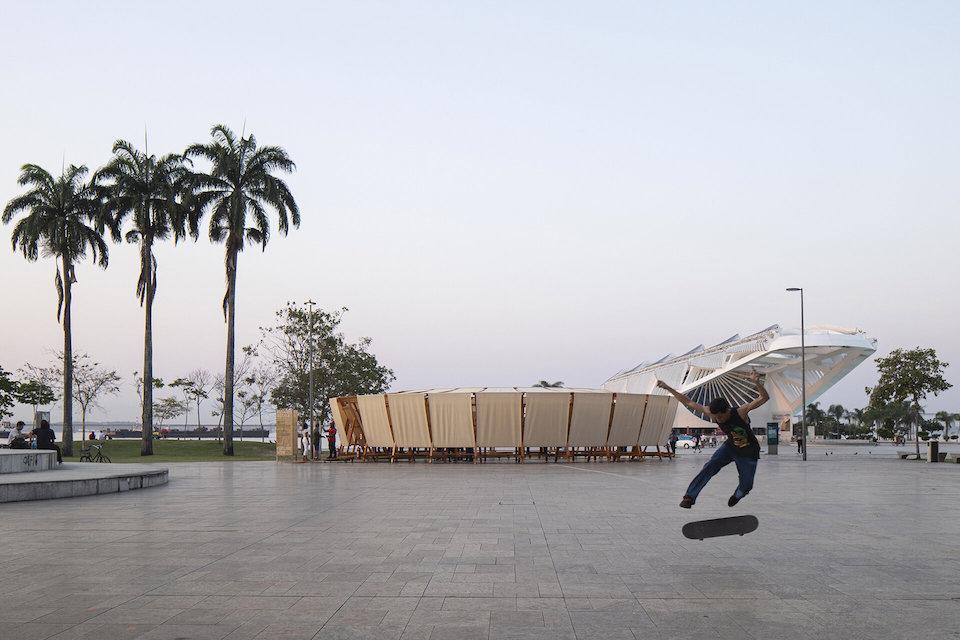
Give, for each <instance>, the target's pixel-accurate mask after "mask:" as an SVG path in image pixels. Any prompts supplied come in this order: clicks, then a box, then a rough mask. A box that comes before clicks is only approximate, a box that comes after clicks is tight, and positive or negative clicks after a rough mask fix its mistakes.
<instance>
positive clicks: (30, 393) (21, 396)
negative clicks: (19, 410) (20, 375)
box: [17, 380, 57, 415]
mask: <svg viewBox="0 0 960 640" xmlns="http://www.w3.org/2000/svg"><path fill="white" fill-rule="evenodd" d="M17 400H18V401H19V402H22V403H23V404H28V405H30V406H31V407H33V414H34V415H36V414H37V410H38V409H39V408H40V407H43V406H46V405H48V404H53V403H54V402H56V401H57V393H56V392H55V391H54V390H53V387H51V386H50V385H48V384H47V383H45V382H42V381H40V380H27V381H26V382H21V383H20V389H19V391H18V392H17Z"/></svg>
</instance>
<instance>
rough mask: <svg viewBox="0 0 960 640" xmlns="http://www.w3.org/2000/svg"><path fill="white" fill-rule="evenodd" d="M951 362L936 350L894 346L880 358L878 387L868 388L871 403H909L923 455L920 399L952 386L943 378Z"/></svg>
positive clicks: (918, 448)
mask: <svg viewBox="0 0 960 640" xmlns="http://www.w3.org/2000/svg"><path fill="white" fill-rule="evenodd" d="M948 366H949V365H948V364H947V363H946V362H942V361H941V360H940V359H939V358H938V357H937V352H936V350H934V349H922V348H920V347H917V348H916V349H894V350H893V351H891V352H890V354H889V355H887V356H886V357H883V358H877V371H878V372H879V373H880V378H879V380H877V384H876V386H875V387H873V388H870V387H868V388H867V389H866V392H867V394H869V396H870V404H871V405H873V404H878V405H882V404H889V403H891V402H893V403H908V405H909V411H910V415H909V420H910V424H911V425H913V426H914V427H915V430H914V433H915V434H916V435H915V438H914V441H915V443H916V447H917V455H918V456H919V455H920V433H919V430H920V419H921V414H922V412H923V408H922V406H921V404H920V403H921V402H922V401H923V400H926V398H927V396H928V395H930V394H933V395H934V396H936V395H938V394H940V393H941V392H943V391H946V390H947V389H949V388H950V387H952V386H953V385H951V384H950V383H949V382H947V380H946V379H945V378H944V377H943V371H944V369H946V368H947V367H948Z"/></svg>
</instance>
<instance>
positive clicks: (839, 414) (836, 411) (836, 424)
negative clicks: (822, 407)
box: [827, 404, 847, 437]
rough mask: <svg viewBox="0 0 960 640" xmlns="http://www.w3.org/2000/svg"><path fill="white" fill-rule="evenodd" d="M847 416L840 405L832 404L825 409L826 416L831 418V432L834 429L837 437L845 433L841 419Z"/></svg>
mask: <svg viewBox="0 0 960 640" xmlns="http://www.w3.org/2000/svg"><path fill="white" fill-rule="evenodd" d="M846 414H847V410H846V409H844V408H843V405H842V404H832V405H830V406H829V407H827V415H828V416H829V417H830V418H832V419H833V420H832V421H831V425H830V427H831V431H832V430H833V429H834V428H835V429H836V430H837V436H838V437H839V436H840V435H841V434H843V433H845V432H846V429H844V425H843V422H842V421H843V419H844V417H845V416H846Z"/></svg>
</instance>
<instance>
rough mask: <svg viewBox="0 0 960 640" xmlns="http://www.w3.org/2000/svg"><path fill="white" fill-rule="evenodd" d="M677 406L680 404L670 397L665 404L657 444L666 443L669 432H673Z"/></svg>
mask: <svg viewBox="0 0 960 640" xmlns="http://www.w3.org/2000/svg"><path fill="white" fill-rule="evenodd" d="M679 406H680V402H679V401H678V400H677V399H676V398H674V397H673V396H670V400H669V401H668V402H667V410H666V411H664V414H663V424H662V425H660V437H658V438H657V442H660V443H663V442H666V441H667V439H668V438H669V437H670V432H671V431H673V427H674V424H675V423H676V421H677V408H678V407H679Z"/></svg>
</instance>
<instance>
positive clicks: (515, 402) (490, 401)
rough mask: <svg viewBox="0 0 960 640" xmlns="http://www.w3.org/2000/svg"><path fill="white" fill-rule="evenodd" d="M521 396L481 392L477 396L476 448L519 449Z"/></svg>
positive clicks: (517, 394)
mask: <svg viewBox="0 0 960 640" xmlns="http://www.w3.org/2000/svg"><path fill="white" fill-rule="evenodd" d="M522 413H523V394H522V393H517V392H514V391H502V392H501V391H496V392H491V391H481V392H480V393H478V394H477V446H478V447H519V446H520V443H521V440H520V424H521V423H520V416H521V415H522Z"/></svg>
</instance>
